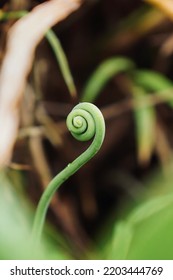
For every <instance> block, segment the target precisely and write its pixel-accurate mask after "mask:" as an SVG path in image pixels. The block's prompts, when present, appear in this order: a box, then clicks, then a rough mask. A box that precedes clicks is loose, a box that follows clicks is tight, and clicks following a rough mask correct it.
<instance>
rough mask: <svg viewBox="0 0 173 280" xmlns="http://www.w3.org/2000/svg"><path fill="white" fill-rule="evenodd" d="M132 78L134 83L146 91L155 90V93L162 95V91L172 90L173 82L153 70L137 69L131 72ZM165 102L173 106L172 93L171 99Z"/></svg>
mask: <svg viewBox="0 0 173 280" xmlns="http://www.w3.org/2000/svg"><path fill="white" fill-rule="evenodd" d="M132 78H133V80H134V82H135V84H136V85H138V86H140V87H142V88H144V89H145V90H146V91H148V92H155V94H157V95H163V96H164V91H167V90H171V89H172V90H173V82H172V81H171V80H169V79H168V78H166V77H165V76H164V75H162V74H160V73H158V72H155V71H150V70H137V71H134V72H133V74H132ZM167 103H168V104H169V105H170V106H171V107H173V93H172V100H169V101H168V102H167Z"/></svg>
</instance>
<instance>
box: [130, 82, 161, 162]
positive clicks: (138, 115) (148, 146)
mask: <svg viewBox="0 0 173 280" xmlns="http://www.w3.org/2000/svg"><path fill="white" fill-rule="evenodd" d="M132 92H133V96H134V100H135V101H137V102H140V98H141V97H143V96H145V95H146V94H147V93H146V92H145V91H144V90H143V89H142V88H139V87H133V88H132ZM134 118H135V126H136V138H137V147H138V160H139V162H140V163H142V164H146V163H147V162H148V161H149V160H150V158H151V155H152V152H153V149H154V143H155V125H156V113H155V109H154V108H153V107H152V106H147V105H145V106H141V107H136V108H134Z"/></svg>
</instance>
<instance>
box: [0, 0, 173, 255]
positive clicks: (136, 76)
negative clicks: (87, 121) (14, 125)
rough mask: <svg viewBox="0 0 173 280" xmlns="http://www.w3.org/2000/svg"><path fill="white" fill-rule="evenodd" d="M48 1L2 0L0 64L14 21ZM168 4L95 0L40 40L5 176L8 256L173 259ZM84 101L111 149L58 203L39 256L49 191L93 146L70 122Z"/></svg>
mask: <svg viewBox="0 0 173 280" xmlns="http://www.w3.org/2000/svg"><path fill="white" fill-rule="evenodd" d="M41 2H45V1H25V0H20V1H19V0H11V1H10V0H9V1H1V7H0V8H1V12H0V17H1V22H0V60H1V62H2V61H3V58H4V54H5V46H6V40H7V32H8V30H9V29H10V27H11V26H12V25H13V24H14V22H15V20H16V19H15V17H20V15H19V14H18V16H16V13H18V11H28V12H30V11H31V10H32V8H33V7H35V6H36V5H38V4H39V3H41ZM168 2H169V1H161V0H160V1H159V0H157V1H152V0H151V1H149V0H148V1H138V0H129V1H127V0H121V1H118V0H87V1H84V3H83V5H82V6H81V8H80V9H78V11H77V12H75V13H74V14H72V15H71V16H69V17H68V18H67V19H65V20H64V21H63V22H61V23H60V24H58V25H57V26H54V28H53V30H52V31H50V33H48V34H47V36H46V37H45V39H44V40H43V41H42V42H41V43H40V44H39V46H38V48H37V50H36V55H35V59H34V64H33V67H32V71H31V73H30V75H29V78H28V81H27V86H26V89H25V92H24V98H23V101H22V106H21V108H20V111H21V113H20V117H21V120H20V129H19V133H18V139H17V141H16V144H15V147H14V151H13V156H12V160H11V162H10V163H9V166H7V167H6V168H5V169H4V170H2V171H1V173H0V258H1V259H19V258H24V259H25V258H43V259H88V258H89V259H173V250H172V248H173V164H172V155H173V152H172V151H173V82H172V80H173V59H172V58H173V34H172V30H173V22H172V21H173V3H172V5H171V4H170V3H168ZM168 4H170V6H169V7H168ZM171 9H172V10H171ZM22 15H23V14H22V13H21V16H22ZM40 24H41V23H40ZM9 82H10V81H9ZM80 101H89V102H93V103H95V104H96V105H97V106H98V107H99V108H100V109H101V111H102V112H103V115H104V117H105V121H106V138H105V142H104V144H103V146H102V148H101V150H100V152H99V153H98V155H96V156H95V158H94V159H92V160H91V162H89V163H88V164H86V166H84V167H83V168H82V169H81V170H80V171H79V172H77V174H75V175H73V176H72V177H71V178H70V179H69V180H68V181H67V182H65V183H64V185H63V186H62V187H61V188H60V190H59V191H58V193H57V194H56V196H55V197H54V199H53V201H52V203H51V206H50V209H49V212H48V216H47V218H48V219H47V223H48V226H47V227H46V229H45V234H44V239H43V242H42V247H41V249H40V251H39V253H38V255H37V256H32V255H30V253H28V248H27V247H28V243H29V237H30V232H31V225H32V220H33V214H34V209H35V207H36V205H37V203H38V200H39V198H40V195H41V193H42V192H43V190H44V188H46V186H47V184H48V182H49V181H50V180H51V178H52V177H53V176H55V175H56V174H57V173H58V172H60V171H61V170H62V169H63V168H64V167H65V166H66V165H67V164H68V163H69V162H71V161H72V160H73V159H75V158H76V157H77V156H78V155H79V154H80V153H81V152H82V151H83V150H85V149H86V147H87V145H88V144H85V143H78V142H77V141H76V140H74V139H72V137H71V136H70V135H69V133H68V131H67V129H66V126H65V118H66V116H67V115H68V113H69V111H70V110H71V108H72V107H73V106H74V104H76V103H78V102H80Z"/></svg>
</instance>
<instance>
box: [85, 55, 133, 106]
mask: <svg viewBox="0 0 173 280" xmlns="http://www.w3.org/2000/svg"><path fill="white" fill-rule="evenodd" d="M133 67H134V64H133V62H132V61H131V60H129V59H127V58H123V57H112V58H109V59H107V60H105V61H104V62H103V63H101V64H100V65H99V66H98V68H97V69H96V70H95V71H94V73H93V74H92V75H91V77H90V78H89V80H88V82H87V84H86V85H85V87H84V89H83V92H82V95H81V99H80V101H81V102H83V101H84V102H85V101H86V102H94V101H95V100H96V98H97V97H98V95H99V94H100V92H101V90H103V88H104V87H105V85H106V84H107V83H108V81H109V80H110V79H111V78H113V77H114V76H115V75H117V74H118V73H120V72H123V71H129V70H130V69H132V68H133Z"/></svg>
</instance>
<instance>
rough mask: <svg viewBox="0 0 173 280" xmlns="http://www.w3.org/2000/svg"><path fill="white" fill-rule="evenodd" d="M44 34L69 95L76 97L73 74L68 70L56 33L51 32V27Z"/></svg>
mask: <svg viewBox="0 0 173 280" xmlns="http://www.w3.org/2000/svg"><path fill="white" fill-rule="evenodd" d="M45 36H46V38H47V40H48V42H49V44H50V45H51V47H52V50H53V52H54V54H55V57H56V59H57V62H58V63H59V67H60V69H61V73H62V75H63V78H64V80H65V82H66V85H67V87H68V90H69V92H70V95H71V96H72V97H73V98H76V94H77V91H76V87H75V84H74V80H73V76H72V74H71V72H70V67H69V64H68V60H67V57H66V55H65V52H64V50H63V48H62V46H61V43H60V41H59V39H58V38H57V36H56V34H55V33H54V32H53V30H52V29H50V30H49V31H48V32H47V33H46V35H45Z"/></svg>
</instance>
